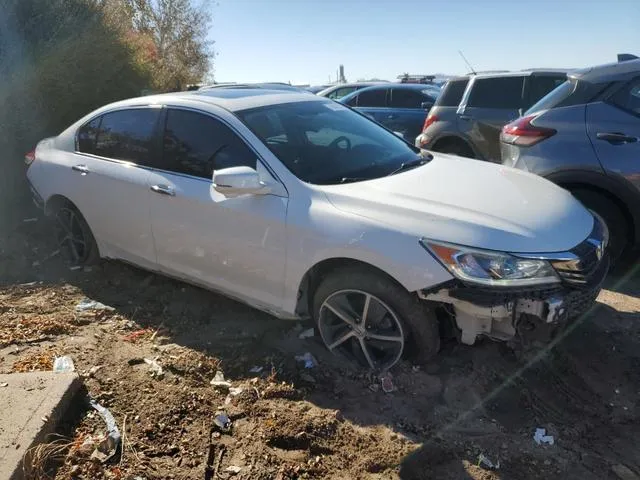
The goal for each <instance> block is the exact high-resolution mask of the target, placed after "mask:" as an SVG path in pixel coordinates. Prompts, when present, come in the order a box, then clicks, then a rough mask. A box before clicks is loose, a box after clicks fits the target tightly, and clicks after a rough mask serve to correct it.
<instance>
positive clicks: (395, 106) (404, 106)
mask: <svg viewBox="0 0 640 480" xmlns="http://www.w3.org/2000/svg"><path fill="white" fill-rule="evenodd" d="M435 101H436V100H435V98H431V97H429V96H427V95H426V94H423V93H422V92H420V91H419V90H413V89H408V88H392V89H391V98H390V107H391V108H390V109H389V112H388V115H387V119H388V120H387V121H388V123H387V128H388V129H389V130H392V131H394V132H400V133H402V135H403V136H404V138H405V140H407V141H408V142H409V143H412V144H413V142H414V140H415V138H416V137H417V136H418V135H419V134H420V132H422V126H423V125H424V120H425V118H427V113H429V112H428V109H427V108H425V107H423V106H422V105H423V103H430V104H431V105H433V104H434V103H435ZM429 108H431V107H429Z"/></svg>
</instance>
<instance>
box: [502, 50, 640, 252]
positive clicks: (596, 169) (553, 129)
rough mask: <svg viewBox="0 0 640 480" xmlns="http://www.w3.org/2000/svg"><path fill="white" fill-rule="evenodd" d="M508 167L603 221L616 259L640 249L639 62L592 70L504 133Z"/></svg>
mask: <svg viewBox="0 0 640 480" xmlns="http://www.w3.org/2000/svg"><path fill="white" fill-rule="evenodd" d="M501 144H502V162H503V163H504V164H505V165H509V166H513V167H516V168H519V169H522V170H526V171H529V172H534V173H537V174H539V175H542V176H543V177H545V178H547V179H549V180H551V181H553V182H554V183H557V184H558V185H560V186H562V187H564V188H566V189H568V190H569V191H570V192H571V193H573V195H574V196H576V197H577V198H578V199H579V200H580V201H581V202H582V203H583V204H584V205H586V206H587V207H588V208H590V209H592V210H594V211H596V212H598V214H599V215H600V216H602V217H603V218H604V219H605V221H606V223H607V225H608V226H609V231H610V232H611V254H612V256H613V258H614V259H615V260H617V259H620V258H621V257H623V256H624V254H626V253H631V252H632V250H634V249H635V247H637V246H638V244H640V59H637V57H636V59H635V60H630V61H623V62H619V63H613V64H608V65H601V66H598V67H592V68H588V69H586V70H581V71H577V72H573V73H571V74H569V78H568V80H567V81H566V82H565V83H563V84H562V85H561V86H560V87H558V88H557V89H555V90H554V91H553V92H551V93H550V94H549V95H547V96H546V97H544V98H543V99H542V100H540V101H539V102H538V103H536V104H535V105H533V106H532V107H531V108H530V109H529V110H528V111H527V112H525V113H524V115H523V116H522V117H521V118H519V119H518V120H516V121H514V122H513V123H510V124H509V125H507V126H505V127H504V128H503V129H502V135H501Z"/></svg>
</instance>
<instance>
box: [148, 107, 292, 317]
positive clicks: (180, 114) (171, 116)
mask: <svg viewBox="0 0 640 480" xmlns="http://www.w3.org/2000/svg"><path fill="white" fill-rule="evenodd" d="M162 143H163V152H164V153H163V159H162V169H161V170H155V171H152V172H150V175H149V178H148V183H149V185H148V188H149V190H150V191H151V192H152V199H151V223H152V230H153V235H154V238H155V241H156V249H157V258H158V265H159V268H160V269H161V270H162V271H164V272H166V273H168V274H169V275H173V276H177V277H181V278H184V279H187V280H189V281H193V282H196V283H200V284H203V285H207V286H210V287H213V288H216V289H219V290H221V291H224V292H225V293H228V294H230V295H232V296H236V297H238V298H241V299H242V300H245V301H250V302H253V303H255V304H258V305H259V306H263V307H276V308H277V307H279V306H280V305H281V303H282V293H283V284H284V270H285V261H284V259H285V243H286V242H285V239H286V238H285V237H286V223H285V222H286V212H287V198H283V197H280V196H276V195H241V196H239V197H235V198H227V197H225V196H224V195H222V194H221V193H218V192H217V191H216V190H214V188H213V184H212V176H213V171H214V169H216V170H220V169H224V168H229V167H236V166H250V167H252V168H256V169H257V170H258V172H259V173H261V174H262V175H265V176H266V175H269V174H268V172H267V171H266V170H265V169H264V167H263V166H262V164H261V163H260V162H259V161H257V155H256V153H255V152H254V151H253V150H252V149H250V148H249V147H248V146H247V145H246V144H245V143H244V141H243V140H242V139H241V138H240V137H239V136H238V135H236V134H235V133H234V132H233V131H232V130H231V129H230V128H229V127H228V126H227V125H225V124H224V123H223V122H222V121H220V120H219V119H217V118H214V117H213V116H210V115H209V114H205V113H201V112H196V111H193V110H182V109H172V108H169V109H167V111H166V118H165V129H164V134H163V142H162Z"/></svg>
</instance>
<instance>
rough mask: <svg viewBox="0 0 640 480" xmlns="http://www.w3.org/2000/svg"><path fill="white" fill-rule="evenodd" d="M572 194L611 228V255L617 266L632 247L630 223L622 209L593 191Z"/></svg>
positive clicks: (573, 191) (578, 190)
mask: <svg viewBox="0 0 640 480" xmlns="http://www.w3.org/2000/svg"><path fill="white" fill-rule="evenodd" d="M571 193H572V194H573V196H574V197H576V198H577V199H578V200H580V202H581V203H582V204H583V205H584V206H585V207H587V208H588V209H590V210H593V211H594V212H596V213H597V214H598V215H600V216H601V217H602V218H603V220H604V221H605V223H606V224H607V227H608V228H609V255H610V256H611V264H612V266H615V264H616V263H618V262H619V260H620V259H621V258H623V256H624V255H625V253H627V252H628V251H629V247H630V246H631V241H630V240H631V238H630V229H629V222H628V221H627V219H626V217H625V215H624V213H623V212H622V210H621V209H620V207H619V206H618V205H617V204H616V203H615V202H614V201H612V200H610V199H609V198H607V197H606V196H604V195H602V194H600V193H598V192H594V191H591V190H584V189H575V190H571Z"/></svg>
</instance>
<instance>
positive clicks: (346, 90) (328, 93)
mask: <svg viewBox="0 0 640 480" xmlns="http://www.w3.org/2000/svg"><path fill="white" fill-rule="evenodd" d="M384 83H389V82H356V83H340V84H338V85H332V86H330V87H329V88H325V89H324V90H320V91H319V92H318V93H316V95H319V96H321V97H327V98H330V99H331V100H339V99H340V98H342V97H344V96H345V95H348V94H350V93H352V92H355V91H357V90H362V89H363V88H366V87H371V86H372V85H380V84H384Z"/></svg>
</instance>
